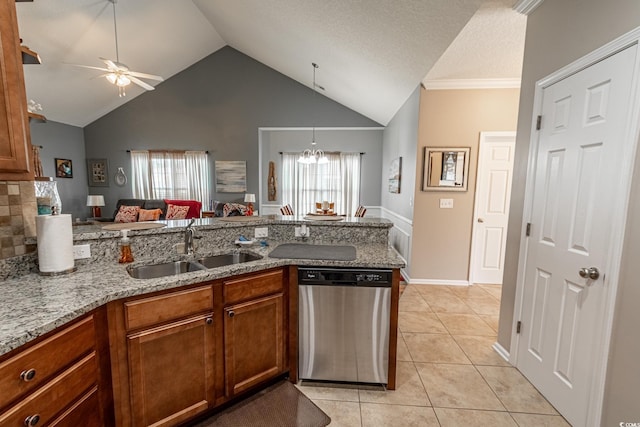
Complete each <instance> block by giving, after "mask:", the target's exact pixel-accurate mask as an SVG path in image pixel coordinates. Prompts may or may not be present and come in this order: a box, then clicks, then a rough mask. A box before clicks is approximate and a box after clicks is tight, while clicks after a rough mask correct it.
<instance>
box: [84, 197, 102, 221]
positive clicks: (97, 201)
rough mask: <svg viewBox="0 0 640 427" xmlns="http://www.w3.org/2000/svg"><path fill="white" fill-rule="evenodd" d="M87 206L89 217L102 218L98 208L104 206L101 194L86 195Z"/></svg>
mask: <svg viewBox="0 0 640 427" xmlns="http://www.w3.org/2000/svg"><path fill="white" fill-rule="evenodd" d="M87 206H89V207H91V216H92V217H93V218H100V217H101V216H102V212H101V210H100V206H104V196H103V195H101V194H98V195H95V194H94V195H88V196H87Z"/></svg>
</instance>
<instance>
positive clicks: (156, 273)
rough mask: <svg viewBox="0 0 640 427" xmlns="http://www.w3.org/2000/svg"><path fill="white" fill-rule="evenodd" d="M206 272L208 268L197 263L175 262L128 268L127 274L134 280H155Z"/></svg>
mask: <svg viewBox="0 0 640 427" xmlns="http://www.w3.org/2000/svg"><path fill="white" fill-rule="evenodd" d="M198 270H206V267H205V266H204V265H202V264H199V263H197V262H191V261H174V262H165V263H163V264H151V265H140V266H137V267H127V272H128V273H129V275H130V276H131V277H133V278H134V279H155V278H157V277H164V276H172V275H174V274H180V273H188V272H190V271H198Z"/></svg>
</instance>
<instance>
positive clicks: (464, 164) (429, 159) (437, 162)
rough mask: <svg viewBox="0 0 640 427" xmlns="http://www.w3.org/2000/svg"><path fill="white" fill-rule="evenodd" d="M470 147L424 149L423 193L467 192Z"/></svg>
mask: <svg viewBox="0 0 640 427" xmlns="http://www.w3.org/2000/svg"><path fill="white" fill-rule="evenodd" d="M470 150H471V149H470V148H469V147H457V148H456V147H424V151H423V155H422V191H467V181H468V178H469V152H470Z"/></svg>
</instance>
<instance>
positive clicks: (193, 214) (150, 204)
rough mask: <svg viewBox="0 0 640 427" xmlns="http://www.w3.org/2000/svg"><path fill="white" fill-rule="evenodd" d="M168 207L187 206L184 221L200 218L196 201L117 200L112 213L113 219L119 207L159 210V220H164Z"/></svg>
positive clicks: (199, 208)
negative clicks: (160, 211)
mask: <svg viewBox="0 0 640 427" xmlns="http://www.w3.org/2000/svg"><path fill="white" fill-rule="evenodd" d="M169 205H177V206H188V207H189V210H188V211H187V217H186V219H190V218H200V212H201V210H202V203H200V202H199V201H197V200H173V199H119V200H118V202H117V203H116V210H115V211H114V212H113V217H112V218H111V220H112V221H113V219H114V218H115V217H116V215H117V214H118V211H119V210H120V206H139V207H140V208H141V209H147V210H151V209H160V210H162V213H161V214H160V218H159V219H165V216H166V214H167V208H168V206H169Z"/></svg>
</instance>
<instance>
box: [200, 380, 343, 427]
mask: <svg viewBox="0 0 640 427" xmlns="http://www.w3.org/2000/svg"><path fill="white" fill-rule="evenodd" d="M330 422H331V418H329V417H328V416H327V414H325V413H324V412H322V411H321V410H320V408H318V407H317V406H316V405H315V404H314V403H313V402H312V401H311V400H309V399H308V398H307V397H306V396H305V395H304V394H302V393H301V392H300V391H299V390H298V389H297V388H296V387H295V386H294V385H293V384H291V383H290V382H289V381H282V382H279V383H277V384H274V385H272V386H271V387H268V388H266V389H264V390H262V391H260V392H258V393H256V394H255V395H253V396H251V397H249V398H247V399H246V400H243V401H242V402H239V403H237V404H235V405H233V406H231V407H229V408H227V409H225V410H224V411H222V412H220V413H218V414H216V415H214V416H212V417H211V418H208V419H206V420H204V421H201V422H200V423H198V424H196V425H195V427H238V426H242V427H252V426H260V427H324V426H326V425H328V424H329V423H330Z"/></svg>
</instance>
